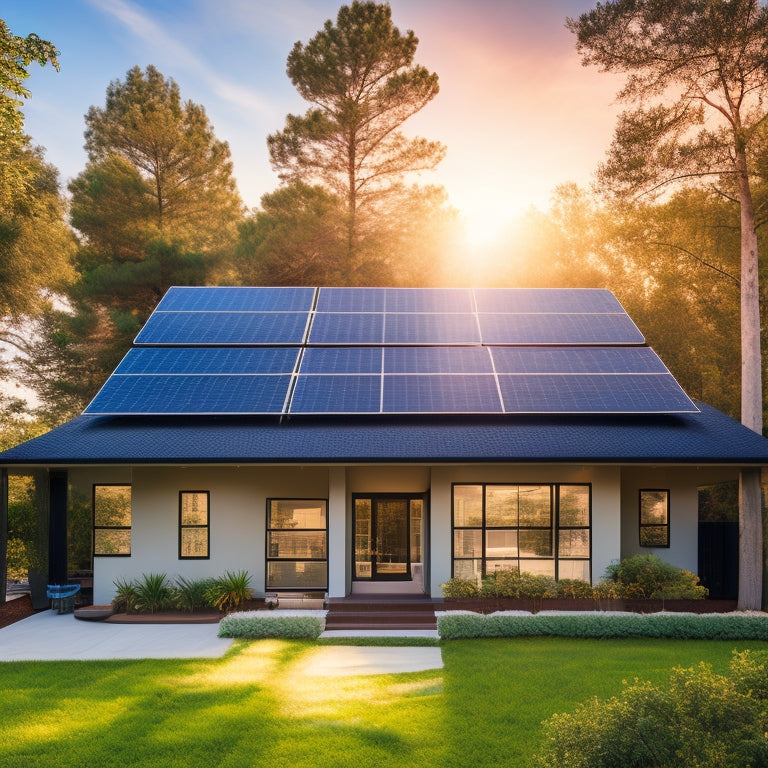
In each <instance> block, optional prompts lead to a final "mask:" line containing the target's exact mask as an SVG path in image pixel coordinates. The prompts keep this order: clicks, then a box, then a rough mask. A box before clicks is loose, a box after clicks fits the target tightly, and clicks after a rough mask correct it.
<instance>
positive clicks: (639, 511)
mask: <svg viewBox="0 0 768 768" xmlns="http://www.w3.org/2000/svg"><path fill="white" fill-rule="evenodd" d="M644 493H665V494H666V495H667V522H666V523H643V494H644ZM671 517H672V494H671V492H670V490H669V488H640V489H639V490H638V493H637V525H638V542H639V545H640V546H641V547H645V548H646V549H669V547H670V539H671V535H670V534H671V532H670V518H671ZM644 528H665V529H666V530H665V536H664V538H665V541H666V543H664V544H644V543H643V529H644Z"/></svg>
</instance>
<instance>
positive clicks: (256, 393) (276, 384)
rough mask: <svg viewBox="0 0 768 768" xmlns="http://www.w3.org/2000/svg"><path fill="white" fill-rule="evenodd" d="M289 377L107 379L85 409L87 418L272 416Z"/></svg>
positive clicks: (280, 406)
mask: <svg viewBox="0 0 768 768" xmlns="http://www.w3.org/2000/svg"><path fill="white" fill-rule="evenodd" d="M290 381H291V377H290V376H274V375H273V376H258V375H246V376H243V375H237V374H227V375H224V376H214V375H206V376H200V375H186V376H178V375H162V374H161V375H149V374H144V375H135V376H114V375H113V376H111V377H110V378H109V379H107V381H106V383H105V384H104V386H103V387H102V388H101V390H100V392H99V393H98V394H97V395H96V397H95V398H94V399H93V401H92V402H91V404H90V405H89V406H88V407H87V408H86V409H85V413H90V414H121V413H126V414H127V413H131V414H168V415H170V414H206V413H251V414H259V413H263V414H278V413H281V412H282V410H283V405H284V402H285V397H286V393H287V391H288V386H289V384H290Z"/></svg>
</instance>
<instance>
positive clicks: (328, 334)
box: [309, 312, 384, 344]
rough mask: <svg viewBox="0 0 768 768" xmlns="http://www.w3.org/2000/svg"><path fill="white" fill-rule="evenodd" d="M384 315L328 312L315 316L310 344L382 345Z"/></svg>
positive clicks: (310, 334) (310, 333)
mask: <svg viewBox="0 0 768 768" xmlns="http://www.w3.org/2000/svg"><path fill="white" fill-rule="evenodd" d="M383 341H384V315H383V314H381V313H378V314H374V313H370V312H366V313H363V312H358V313H347V312H328V313H321V314H317V315H315V318H314V320H313V321H312V329H311V330H310V332H309V343H310V344H381V343H383Z"/></svg>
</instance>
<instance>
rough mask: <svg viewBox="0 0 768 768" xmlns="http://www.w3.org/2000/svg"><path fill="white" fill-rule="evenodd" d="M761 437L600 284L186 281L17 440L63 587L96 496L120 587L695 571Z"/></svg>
mask: <svg viewBox="0 0 768 768" xmlns="http://www.w3.org/2000/svg"><path fill="white" fill-rule="evenodd" d="M766 465H768V440H765V439H764V438H763V437H761V436H759V435H757V434H755V433H754V432H752V431H750V430H748V429H746V428H745V427H743V426H742V425H740V424H739V423H737V422H736V421H734V420H732V419H731V418H729V417H727V416H725V415H724V414H722V413H720V412H718V411H717V410H715V409H713V408H711V407H709V406H707V405H705V404H702V403H694V402H693V401H691V399H690V398H689V397H688V396H687V395H686V394H685V392H684V391H683V390H682V389H681V388H680V386H679V385H678V383H677V382H676V381H675V379H674V378H673V376H672V375H671V374H670V373H669V371H668V370H667V368H666V367H665V366H664V364H663V362H662V361H661V360H660V359H659V358H658V356H657V355H656V354H655V353H654V352H653V350H652V349H651V348H650V347H648V346H647V344H646V342H645V339H644V337H643V335H642V333H641V331H640V330H639V329H638V328H637V327H636V326H635V325H634V323H633V322H632V321H631V319H630V318H629V317H628V316H627V314H626V313H625V312H624V310H623V309H622V307H621V306H620V304H619V303H618V301H617V300H616V298H615V297H614V296H613V295H612V294H611V293H610V292H608V291H602V290H565V289H562V290H561V289H540V290H528V289H427V288H425V289H395V288H187V287H177V288H171V289H170V290H169V291H168V293H167V294H166V295H165V297H164V298H163V299H162V301H161V302H160V303H159V305H158V307H157V308H156V310H155V311H154V313H153V314H152V315H151V317H150V318H149V320H148V322H147V323H146V325H145V326H144V328H143V329H142V330H141V332H140V333H139V334H138V336H137V338H136V340H135V342H134V345H133V347H132V348H131V350H130V351H129V352H128V354H127V355H126V357H125V358H124V359H123V361H122V362H121V363H120V365H119V366H118V367H117V369H116V370H115V372H114V373H113V374H112V376H111V377H110V378H109V379H108V381H107V382H106V383H105V385H104V387H103V388H102V390H101V391H100V392H99V393H98V394H97V396H96V397H95V398H94V400H93V402H92V403H91V404H90V405H89V406H88V408H87V409H86V410H85V412H84V413H83V414H82V415H81V416H79V417H78V418H76V419H74V420H73V421H71V422H69V423H67V424H65V425H63V426H61V427H59V428H57V429H54V430H52V431H51V432H49V433H48V434H45V435H43V436H41V437H38V438H36V439H34V440H31V441H29V442H27V443H24V444H22V445H19V446H17V447H15V448H12V449H11V450H8V451H6V452H4V453H0V468H2V473H3V474H4V475H5V476H6V478H7V475H8V473H14V472H18V473H22V472H31V471H37V472H39V471H44V472H46V473H47V475H48V478H49V488H50V494H49V497H50V534H51V557H50V564H49V565H50V574H49V577H50V580H51V581H54V582H56V583H63V582H64V581H66V579H67V565H66V547H65V542H66V538H65V537H66V514H67V499H68V498H69V497H70V496H71V495H72V494H74V493H77V494H79V495H80V496H83V495H85V496H87V497H88V498H89V499H91V500H92V503H93V514H94V517H93V576H94V602H96V603H99V604H100V603H107V602H109V601H110V599H111V598H112V596H113V594H114V582H115V580H117V579H121V578H122V579H127V578H135V577H138V576H141V575H142V574H145V573H150V572H155V573H156V572H165V573H167V574H168V575H169V576H177V575H179V576H184V577H186V578H202V577H207V576H216V575H220V574H222V573H223V572H224V571H226V570H230V571H232V570H247V571H248V572H249V573H250V574H251V576H252V584H253V586H254V591H255V594H257V595H259V594H265V593H268V592H289V591H300V592H307V591H321V592H324V593H328V595H329V596H331V597H344V596H347V595H349V594H351V593H356V592H360V591H365V590H366V589H371V588H378V589H379V590H386V591H388V592H390V593H395V594H396V593H398V592H400V591H402V592H406V591H408V592H420V593H424V594H426V595H428V596H434V597H438V596H440V595H441V590H440V585H441V584H442V583H443V582H445V581H446V580H447V579H449V578H450V577H451V576H452V575H456V576H464V577H470V578H477V577H479V576H480V575H482V574H483V573H486V572H488V571H491V570H494V569H497V568H520V569H521V570H526V571H532V572H537V573H548V574H551V575H552V576H554V577H556V578H582V579H585V580H588V581H597V580H598V579H599V578H600V577H601V576H602V574H603V572H604V569H605V567H606V566H607V565H608V564H609V563H610V562H611V561H612V560H616V559H618V558H621V557H626V556H629V555H633V554H636V553H640V552H654V553H656V554H659V555H660V556H661V557H663V558H664V559H666V560H669V561H671V562H673V563H675V564H676V565H679V566H681V567H684V568H688V569H690V570H692V571H697V568H698V542H697V523H698V518H697V516H698V506H697V505H698V493H697V491H698V488H699V487H700V486H703V485H710V484H713V483H716V482H721V481H727V480H735V479H736V478H737V477H738V474H739V471H740V469H742V468H747V467H749V468H762V467H764V466H766Z"/></svg>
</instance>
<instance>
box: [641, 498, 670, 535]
mask: <svg viewBox="0 0 768 768" xmlns="http://www.w3.org/2000/svg"><path fill="white" fill-rule="evenodd" d="M640 546H641V547H668V546H669V491H668V490H658V489H654V490H641V491H640Z"/></svg>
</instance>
